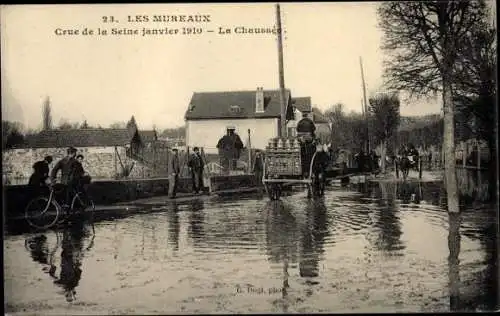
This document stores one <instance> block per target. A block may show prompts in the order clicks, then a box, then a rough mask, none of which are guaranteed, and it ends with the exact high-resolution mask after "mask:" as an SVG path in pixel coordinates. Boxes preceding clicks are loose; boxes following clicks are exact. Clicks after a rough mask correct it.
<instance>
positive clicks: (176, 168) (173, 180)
mask: <svg viewBox="0 0 500 316" xmlns="http://www.w3.org/2000/svg"><path fill="white" fill-rule="evenodd" d="M180 171H181V168H180V163H179V154H178V150H177V148H173V149H172V153H171V157H170V159H169V162H168V196H169V197H170V198H171V199H175V195H176V193H177V183H178V181H179V173H180Z"/></svg>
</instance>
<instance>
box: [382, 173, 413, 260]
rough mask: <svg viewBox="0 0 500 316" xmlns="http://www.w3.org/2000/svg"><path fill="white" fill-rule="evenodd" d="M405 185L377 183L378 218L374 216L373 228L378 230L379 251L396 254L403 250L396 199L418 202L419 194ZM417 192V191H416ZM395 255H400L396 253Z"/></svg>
mask: <svg viewBox="0 0 500 316" xmlns="http://www.w3.org/2000/svg"><path fill="white" fill-rule="evenodd" d="M406 185H408V184H407V183H397V182H396V183H394V182H379V188H380V193H381V194H380V198H379V199H378V206H379V210H378V213H379V214H378V216H376V220H375V223H374V225H375V227H377V228H378V229H379V233H378V237H377V241H376V243H375V244H376V246H377V248H378V249H379V250H381V251H385V252H387V253H392V254H396V253H395V251H397V250H403V249H405V246H404V244H403V242H402V241H401V236H402V234H403V231H402V228H401V221H400V219H399V210H398V208H397V206H396V198H400V199H401V200H402V201H403V203H404V202H406V203H409V201H411V200H413V201H414V202H415V203H417V202H416V201H420V198H417V197H416V196H418V197H420V196H421V195H420V194H418V195H417V194H416V193H414V192H415V191H414V190H413V189H412V188H411V187H409V186H406ZM417 192H418V191H417ZM397 254H401V252H398V253H397Z"/></svg>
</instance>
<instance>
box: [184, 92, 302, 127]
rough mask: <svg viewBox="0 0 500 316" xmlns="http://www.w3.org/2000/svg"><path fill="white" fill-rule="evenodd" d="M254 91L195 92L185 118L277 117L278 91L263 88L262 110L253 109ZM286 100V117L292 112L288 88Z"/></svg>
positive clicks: (279, 108) (278, 114)
mask: <svg viewBox="0 0 500 316" xmlns="http://www.w3.org/2000/svg"><path fill="white" fill-rule="evenodd" d="M255 98H256V91H253V90H252V91H226V92H195V93H193V96H192V98H191V102H190V104H189V106H188V109H187V111H186V115H185V119H186V120H199V119H228V118H235V119H242V118H274V117H276V118H279V117H280V113H281V106H280V91H279V90H264V112H263V113H257V112H256V111H255V103H256V102H255ZM286 98H287V100H288V105H289V107H288V109H287V110H288V111H287V118H291V116H292V114H293V112H292V107H291V106H290V105H291V93H290V90H286Z"/></svg>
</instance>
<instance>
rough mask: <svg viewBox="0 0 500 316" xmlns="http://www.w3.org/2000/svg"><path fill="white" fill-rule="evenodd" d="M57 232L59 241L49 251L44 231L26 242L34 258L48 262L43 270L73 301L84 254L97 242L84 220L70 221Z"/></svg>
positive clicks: (66, 296) (44, 262)
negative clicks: (57, 265)
mask: <svg viewBox="0 0 500 316" xmlns="http://www.w3.org/2000/svg"><path fill="white" fill-rule="evenodd" d="M55 235H56V241H55V243H54V246H52V247H51V248H52V249H51V251H50V252H49V251H48V249H49V247H48V243H47V240H48V239H47V236H46V235H45V234H42V235H37V236H35V237H29V238H27V239H26V241H25V245H26V246H27V247H26V248H27V250H28V251H29V252H30V255H31V257H32V259H33V261H35V262H39V263H41V264H43V265H46V267H44V269H43V271H44V272H47V273H48V274H49V275H50V276H51V277H52V278H53V279H54V284H56V285H57V286H59V287H61V288H62V290H63V291H62V293H63V294H64V296H65V298H66V300H67V301H68V302H72V301H73V300H74V299H75V298H76V287H77V286H78V284H79V282H80V279H81V277H82V268H81V267H82V261H83V257H84V254H85V252H88V251H90V250H91V249H92V247H93V246H94V240H95V231H94V227H93V225H88V224H87V223H86V222H82V221H79V222H74V223H69V224H66V225H65V226H64V227H63V229H62V230H61V231H56V232H55ZM59 247H60V248H61V256H60V268H59V276H57V267H56V265H55V259H56V253H57V249H58V248H59ZM47 266H48V267H47ZM47 268H48V269H47Z"/></svg>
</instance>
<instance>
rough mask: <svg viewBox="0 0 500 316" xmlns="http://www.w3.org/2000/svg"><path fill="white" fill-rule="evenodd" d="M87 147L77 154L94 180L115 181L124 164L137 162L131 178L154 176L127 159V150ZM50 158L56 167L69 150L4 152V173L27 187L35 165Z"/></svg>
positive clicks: (143, 166)
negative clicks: (20, 180)
mask: <svg viewBox="0 0 500 316" xmlns="http://www.w3.org/2000/svg"><path fill="white" fill-rule="evenodd" d="M116 151H117V153H118V154H117V153H116V152H115V148H114V147H85V148H78V153H79V154H82V155H83V156H84V161H83V168H84V169H85V171H87V172H88V173H89V174H90V175H91V176H92V178H93V179H114V178H115V177H116V176H117V173H120V172H121V169H122V168H121V164H120V160H121V163H122V164H123V165H124V166H127V165H130V164H131V163H132V162H134V167H133V168H132V171H131V173H130V175H129V178H144V177H148V176H150V175H151V174H152V172H151V169H150V168H148V167H147V166H145V165H143V164H141V163H139V162H137V161H133V160H132V159H130V158H128V157H127V156H126V148H125V147H117V150H116ZM48 155H51V156H52V157H53V158H54V162H53V163H52V166H51V167H53V166H54V165H55V163H56V162H57V161H58V160H59V159H61V158H63V157H64V156H65V155H66V148H34V149H31V148H22V149H11V150H5V151H3V153H2V169H3V174H4V175H5V176H6V178H7V179H16V178H21V179H22V182H21V183H19V184H22V183H27V181H28V179H29V177H30V176H31V173H32V172H33V169H32V166H33V164H34V163H35V162H36V161H39V160H42V159H43V158H44V157H45V156H48Z"/></svg>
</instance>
